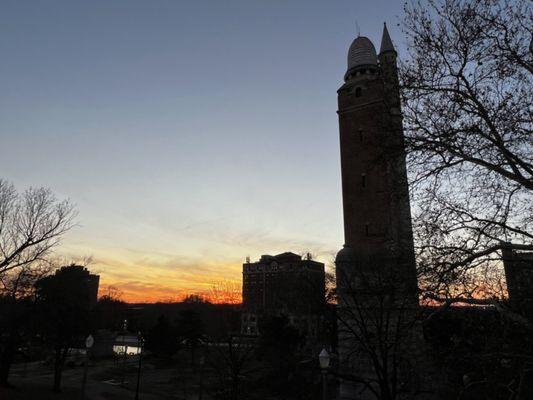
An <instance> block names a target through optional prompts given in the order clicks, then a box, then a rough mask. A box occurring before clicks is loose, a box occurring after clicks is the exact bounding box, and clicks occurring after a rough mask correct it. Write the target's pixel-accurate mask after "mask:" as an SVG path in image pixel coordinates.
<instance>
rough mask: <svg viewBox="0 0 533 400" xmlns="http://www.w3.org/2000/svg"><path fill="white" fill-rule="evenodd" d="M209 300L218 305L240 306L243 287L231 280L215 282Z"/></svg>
mask: <svg viewBox="0 0 533 400" xmlns="http://www.w3.org/2000/svg"><path fill="white" fill-rule="evenodd" d="M209 298H210V299H211V301H212V302H213V303H216V304H240V303H241V302H242V285H241V284H240V283H238V282H235V281H229V280H222V281H217V282H213V283H212V284H211V291H210V293H209Z"/></svg>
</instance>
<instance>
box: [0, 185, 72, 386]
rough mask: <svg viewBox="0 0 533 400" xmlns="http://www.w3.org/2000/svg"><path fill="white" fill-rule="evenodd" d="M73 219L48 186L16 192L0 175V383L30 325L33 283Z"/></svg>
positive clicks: (43, 271)
mask: <svg viewBox="0 0 533 400" xmlns="http://www.w3.org/2000/svg"><path fill="white" fill-rule="evenodd" d="M75 217H76V211H75V210H74V207H73V205H72V204H71V203H70V202H69V201H59V200H57V199H56V198H55V197H54V195H53V193H52V192H51V191H50V190H49V189H45V188H30V189H28V190H26V191H25V192H22V193H19V192H17V191H16V190H15V187H14V186H13V185H12V184H10V183H9V182H7V181H6V180H4V179H0V302H1V307H0V336H1V337H3V338H4V340H3V343H2V345H1V346H0V385H6V384H7V382H8V376H9V370H10V367H11V362H12V361H13V358H14V356H15V352H16V351H17V348H18V347H19V346H20V343H21V341H22V339H23V338H24V336H25V334H26V333H28V330H29V328H30V327H29V322H30V321H31V318H30V316H31V313H32V307H31V306H30V304H29V303H30V298H31V296H32V295H33V291H34V283H35V282H36V280H38V279H39V278H41V277H43V276H44V275H45V274H46V273H47V272H49V270H50V269H51V265H50V255H51V253H52V251H53V249H54V248H55V247H56V246H57V245H58V244H59V243H60V240H61V237H62V236H63V235H64V234H65V233H66V232H67V231H68V230H69V229H71V228H72V227H73V225H74V219H75Z"/></svg>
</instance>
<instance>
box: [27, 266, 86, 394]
mask: <svg viewBox="0 0 533 400" xmlns="http://www.w3.org/2000/svg"><path fill="white" fill-rule="evenodd" d="M88 274H89V272H88V271H87V270H86V269H85V267H83V266H79V265H74V264H73V265H70V266H68V267H63V268H61V269H59V270H57V271H56V273H55V274H54V275H51V276H47V277H45V278H42V279H40V280H39V281H37V282H36V284H35V287H36V291H37V293H36V295H37V310H38V313H39V314H38V318H39V322H40V324H39V326H40V327H41V334H42V337H43V339H44V341H45V343H46V344H48V345H49V346H50V347H51V348H52V349H53V352H54V384H53V389H54V391H60V390H61V374H62V371H63V366H64V363H65V360H66V357H67V356H68V354H69V350H70V349H71V348H75V347H78V348H79V347H81V346H82V345H83V341H84V339H85V337H86V336H87V335H88V334H89V332H90V327H91V311H92V303H93V299H92V295H93V292H92V287H91V285H90V282H89V280H88V279H87V277H88Z"/></svg>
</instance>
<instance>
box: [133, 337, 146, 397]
mask: <svg viewBox="0 0 533 400" xmlns="http://www.w3.org/2000/svg"><path fill="white" fill-rule="evenodd" d="M137 340H138V346H139V350H138V352H139V366H138V368H137V387H136V389H135V400H139V385H140V384H141V365H142V357H143V345H144V338H143V337H142V335H141V332H139V334H138V335H137Z"/></svg>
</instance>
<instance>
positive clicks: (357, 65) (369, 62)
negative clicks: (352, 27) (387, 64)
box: [345, 36, 378, 78]
mask: <svg viewBox="0 0 533 400" xmlns="http://www.w3.org/2000/svg"><path fill="white" fill-rule="evenodd" d="M377 64H378V57H377V55H376V48H375V47H374V45H373V44H372V42H371V41H370V39H369V38H367V37H364V36H359V37H357V38H356V39H355V40H354V41H353V42H352V44H351V46H350V49H349V50H348V70H347V71H346V75H345V78H346V77H348V76H350V75H352V74H353V73H354V72H355V71H356V70H359V69H365V68H368V67H370V68H371V69H375V68H376V67H377Z"/></svg>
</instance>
